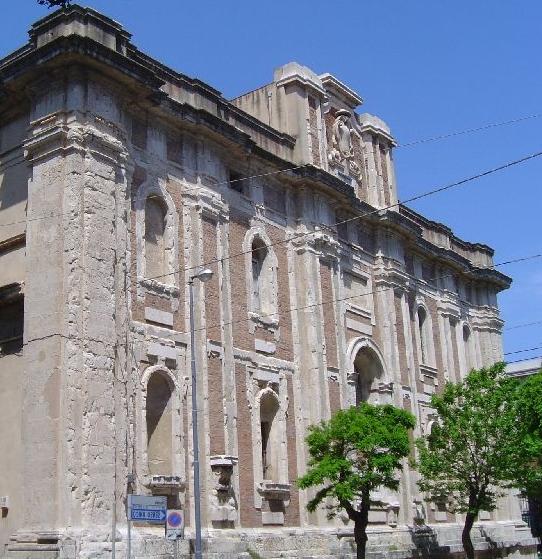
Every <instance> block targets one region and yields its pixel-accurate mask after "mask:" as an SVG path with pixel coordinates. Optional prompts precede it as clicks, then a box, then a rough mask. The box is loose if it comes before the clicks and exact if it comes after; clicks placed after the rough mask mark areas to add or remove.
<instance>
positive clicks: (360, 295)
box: [0, 253, 542, 383]
mask: <svg viewBox="0 0 542 560" xmlns="http://www.w3.org/2000/svg"><path fill="white" fill-rule="evenodd" d="M540 257H542V253H539V254H536V255H530V256H527V257H518V258H515V259H510V260H507V261H503V262H500V263H496V264H494V265H492V266H488V267H483V269H482V270H486V269H487V270H491V269H494V268H496V267H500V266H505V265H508V264H514V263H520V262H525V261H529V260H533V259H537V258H540ZM452 276H454V274H453V273H448V274H443V275H440V276H436V277H434V278H431V279H430V280H429V282H436V281H438V280H442V279H444V278H450V277H452ZM394 289H395V286H388V287H384V288H381V289H375V290H371V291H369V292H363V293H360V294H354V295H351V296H346V297H342V298H335V299H331V300H328V301H323V302H317V303H311V304H308V305H305V306H301V307H293V308H290V309H288V310H287V311H285V312H281V313H280V312H277V313H269V314H266V315H260V316H259V317H260V318H265V317H280V316H283V315H289V314H291V313H293V312H294V311H302V310H304V309H310V308H314V307H320V306H322V307H323V306H325V305H331V304H333V303H337V302H341V301H346V300H349V299H354V298H357V297H363V296H367V295H372V294H376V293H382V292H386V291H389V290H394ZM205 300H206V301H207V298H205ZM246 320H247V319H246V318H244V319H237V320H234V321H229V322H225V323H220V324H215V325H211V326H205V327H201V328H199V329H196V331H204V330H211V329H218V328H221V327H224V326H227V325H234V324H237V323H242V322H245V321H246ZM538 323H542V321H537V322H534V323H526V324H523V325H518V326H517V327H523V326H528V325H532V324H538ZM324 324H325V322H324ZM517 327H512V328H517ZM505 330H506V329H505ZM187 332H188V331H177V334H186V333H187ZM53 336H59V337H62V338H65V339H66V340H70V339H71V337H70V336H67V335H63V334H61V333H52V334H49V335H46V336H45V337H40V338H36V339H32V340H28V341H27V342H26V343H24V344H23V347H24V346H28V344H30V343H31V342H35V341H37V340H43V339H44V338H50V337H53ZM75 338H76V339H78V340H81V337H75ZM127 344H128V342H127ZM281 348H283V349H285V350H286V349H287V350H290V348H287V347H281ZM539 348H542V347H535V348H529V349H523V350H516V351H513V352H505V355H508V354H516V353H520V352H528V351H531V350H537V349H539ZM131 350H132V357H133V358H135V355H134V354H133V347H132V348H131ZM8 355H9V356H11V355H15V356H22V353H19V352H12V353H6V354H2V355H1V356H8ZM1 356H0V357H1ZM520 361H521V360H520ZM510 363H513V362H510ZM117 380H118V381H119V382H121V383H125V382H126V381H127V380H120V379H117Z"/></svg>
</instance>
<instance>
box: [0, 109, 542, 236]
mask: <svg viewBox="0 0 542 560" xmlns="http://www.w3.org/2000/svg"><path fill="white" fill-rule="evenodd" d="M541 116H542V113H536V114H533V115H526V116H524V117H518V118H517V119H512V120H508V121H501V122H496V123H490V124H487V125H483V126H480V127H476V128H467V129H464V130H459V131H455V132H450V133H446V134H441V135H439V136H431V137H429V138H421V139H418V140H412V141H409V142H406V143H403V144H397V146H396V148H408V147H410V146H415V145H418V144H425V143H428V142H435V141H438V140H444V139H446V138H451V137H453V136H459V135H463V134H469V133H473V132H479V131H482V130H487V129H489V128H494V127H498V126H504V125H509V124H514V123H518V122H522V121H526V120H529V119H536V118H539V117H541ZM306 165H307V164H303V165H297V166H295V167H289V168H287V169H280V170H278V171H270V172H268V173H260V174H258V175H251V176H247V177H240V178H238V179H231V180H227V181H220V182H217V183H214V184H213V186H215V187H216V186H220V185H225V184H231V183H237V182H241V181H248V180H250V179H258V178H261V177H267V176H269V175H276V174H277V173H284V172H286V171H295V170H297V169H301V168H303V167H306ZM200 188H201V185H197V186H194V187H193V188H189V189H184V191H183V192H190V191H192V190H197V189H200ZM151 196H152V195H151ZM103 208H106V207H105V206H103ZM69 213H70V212H62V213H60V214H51V215H49V216H38V217H36V218H29V219H27V220H18V221H15V222H9V223H6V224H0V227H7V226H12V225H17V224H22V223H27V222H33V221H36V220H45V219H49V218H56V217H61V216H64V215H66V214H69Z"/></svg>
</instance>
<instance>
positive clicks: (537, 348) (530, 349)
mask: <svg viewBox="0 0 542 560" xmlns="http://www.w3.org/2000/svg"><path fill="white" fill-rule="evenodd" d="M541 348H542V346H535V347H534V348H523V349H521V350H514V351H513V352H505V353H504V355H505V356H508V355H510V354H521V353H522V352H532V351H533V350H540V349H541Z"/></svg>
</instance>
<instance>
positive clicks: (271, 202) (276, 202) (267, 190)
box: [263, 185, 286, 214]
mask: <svg viewBox="0 0 542 560" xmlns="http://www.w3.org/2000/svg"><path fill="white" fill-rule="evenodd" d="M263 202H264V204H265V206H266V207H267V208H269V209H270V210H274V211H275V212H280V213H281V214H285V213H286V195H285V193H284V189H283V188H282V187H277V186H274V187H270V186H268V185H266V186H264V188H263Z"/></svg>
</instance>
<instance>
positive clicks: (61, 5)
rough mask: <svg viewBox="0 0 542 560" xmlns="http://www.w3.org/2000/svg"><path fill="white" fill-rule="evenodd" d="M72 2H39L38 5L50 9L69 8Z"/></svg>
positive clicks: (57, 0) (46, 0)
mask: <svg viewBox="0 0 542 560" xmlns="http://www.w3.org/2000/svg"><path fill="white" fill-rule="evenodd" d="M70 3H71V0H38V4H41V5H42V6H47V7H48V8H57V7H58V8H65V7H66V6H69V5H70Z"/></svg>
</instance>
